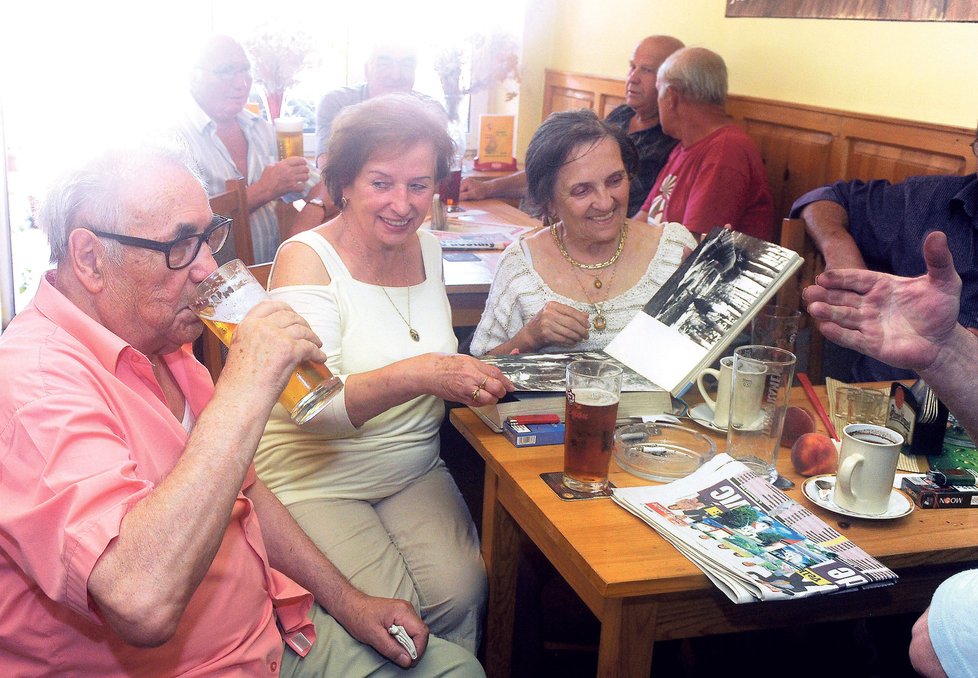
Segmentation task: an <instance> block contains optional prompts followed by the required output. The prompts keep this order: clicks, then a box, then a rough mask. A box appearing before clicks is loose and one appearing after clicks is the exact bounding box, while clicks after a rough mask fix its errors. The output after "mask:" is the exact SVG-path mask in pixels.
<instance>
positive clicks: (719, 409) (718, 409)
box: [696, 355, 764, 428]
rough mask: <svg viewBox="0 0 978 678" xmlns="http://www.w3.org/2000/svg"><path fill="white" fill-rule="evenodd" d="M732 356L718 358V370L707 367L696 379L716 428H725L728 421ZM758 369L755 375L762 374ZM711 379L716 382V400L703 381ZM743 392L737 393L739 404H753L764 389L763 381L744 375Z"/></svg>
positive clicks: (761, 369) (761, 370)
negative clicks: (738, 394)
mask: <svg viewBox="0 0 978 678" xmlns="http://www.w3.org/2000/svg"><path fill="white" fill-rule="evenodd" d="M733 360H734V359H733V356H732V355H728V356H726V357H725V358H720V369H719V370H717V369H714V368H712V367H707V368H706V369H704V370H703V371H702V372H700V373H699V375H698V376H697V377H696V387H697V388H698V389H699V390H700V395H702V396H703V400H704V401H706V404H707V405H709V406H710V409H712V410H713V425H714V426H717V427H718V428H727V425H728V424H729V421H730V390H731V389H730V383H731V381H730V380H731V377H732V375H733ZM763 371H764V370H763V368H760V369H759V371H757V372H756V373H755V374H762V373H763ZM707 377H713V378H714V379H715V380H716V382H717V390H716V400H714V399H713V398H712V397H711V396H710V391H709V389H708V388H707V386H706V382H705V379H706V378H707ZM743 387H744V388H743V390H742V391H739V393H741V394H742V395H741V396H738V401H739V402H755V401H757V400H758V399H759V398H760V393H761V389H762V388H764V380H763V379H751V378H750V375H748V374H747V373H745V375H744V377H743Z"/></svg>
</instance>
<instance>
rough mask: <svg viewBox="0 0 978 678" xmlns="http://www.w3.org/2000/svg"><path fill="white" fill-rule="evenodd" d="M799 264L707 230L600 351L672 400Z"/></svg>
mask: <svg viewBox="0 0 978 678" xmlns="http://www.w3.org/2000/svg"><path fill="white" fill-rule="evenodd" d="M802 262H803V260H802V258H801V257H800V256H798V253H797V252H794V251H792V250H790V249H787V248H785V247H781V246H780V245H776V244H774V243H771V242H767V241H765V240H758V239H757V238H753V237H751V236H749V235H745V234H743V233H740V232H738V231H731V230H728V229H723V228H714V229H713V230H712V231H710V233H709V235H708V236H707V237H706V238H705V239H704V240H703V242H701V243H700V244H699V245H698V246H697V248H696V249H695V250H694V251H693V253H692V254H691V255H690V256H689V257H687V258H686V260H685V261H684V262H683V263H682V264H681V265H680V266H679V268H678V269H676V272H675V273H673V274H672V275H671V276H669V279H668V280H667V281H666V282H665V284H664V285H663V286H662V287H661V288H660V289H659V291H658V292H656V293H655V294H654V295H653V296H652V298H651V299H650V300H649V302H648V303H647V304H645V307H644V308H643V309H642V310H641V311H640V312H639V313H638V314H637V315H636V316H635V318H633V319H632V320H631V321H630V322H629V323H628V324H627V325H626V326H625V327H624V329H622V331H621V332H619V333H618V335H617V336H615V338H614V339H612V341H611V343H610V344H608V346H607V347H606V348H605V351H606V352H607V353H608V354H610V355H612V356H614V357H615V358H617V359H618V360H620V361H621V362H623V363H625V364H626V365H628V366H629V367H631V368H632V369H633V370H635V371H636V372H638V373H639V374H641V375H642V376H644V377H646V378H647V379H649V380H650V381H652V382H653V383H655V384H658V385H659V386H661V387H662V388H663V389H665V390H666V391H669V392H670V393H672V395H674V396H677V397H678V396H680V395H681V394H682V392H683V391H684V390H685V389H686V387H687V386H689V384H690V383H692V381H693V380H694V379H695V378H696V375H697V374H699V372H700V371H701V370H702V369H703V368H704V367H708V366H709V365H711V364H713V362H714V361H716V360H717V359H718V358H720V357H722V356H723V355H724V351H726V350H727V347H728V346H730V344H731V343H732V342H733V341H734V340H735V339H736V338H737V335H739V334H740V333H741V332H743V331H744V330H749V329H750V321H751V319H752V318H753V317H754V316H755V315H757V312H758V311H760V310H761V308H763V307H764V305H765V304H767V303H768V302H769V301H770V300H771V299H772V298H773V297H774V295H775V293H776V292H777V291H778V289H779V288H780V287H781V286H782V285H783V284H784V283H785V282H787V281H788V280H789V279H790V277H791V276H792V275H794V273H795V271H797V270H798V268H799V267H800V266H801V265H802Z"/></svg>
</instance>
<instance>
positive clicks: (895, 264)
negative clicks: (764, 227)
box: [791, 140, 978, 381]
mask: <svg viewBox="0 0 978 678" xmlns="http://www.w3.org/2000/svg"><path fill="white" fill-rule="evenodd" d="M972 150H974V151H975V155H976V156H978V140H976V141H975V142H974V143H972ZM791 216H792V217H795V218H796V217H801V218H802V219H804V220H805V228H806V230H807V231H808V234H809V235H810V236H811V238H812V240H814V241H815V245H816V246H817V247H818V249H819V251H820V252H821V253H822V255H823V256H824V257H825V267H826V269H835V268H862V269H869V270H872V271H880V272H882V273H890V274H893V275H898V276H903V277H913V276H919V275H923V274H924V273H925V272H926V270H927V269H926V266H925V264H924V259H923V257H922V256H921V254H920V251H921V245H922V244H923V240H924V236H925V235H926V234H927V233H928V232H929V231H934V230H937V231H941V232H943V233H944V234H946V235H947V239H948V245H949V248H950V250H951V254H952V256H953V257H954V267H955V268H956V269H957V271H958V273H959V274H960V276H961V280H962V289H961V308H960V313H959V315H958V322H960V323H961V324H962V325H963V326H964V327H966V328H968V329H971V330H973V331H974V330H975V329H976V328H978V177H976V175H974V174H970V175H967V176H922V177H910V178H909V179H907V180H906V181H904V182H902V183H899V184H891V183H890V182H888V181H882V180H877V181H870V182H868V183H866V182H862V181H852V182H843V181H839V182H836V183H834V184H832V185H830V186H825V187H822V188H817V189H815V190H813V191H810V192H808V193H806V194H805V195H803V196H802V197H801V198H799V199H798V200H797V201H795V204H794V205H793V206H792V208H791ZM834 376H838V377H839V378H848V380H850V381H886V380H891V379H906V378H913V377H914V376H915V374H914V373H913V372H912V371H909V370H905V369H897V368H894V367H891V366H889V365H886V364H884V363H881V362H879V361H877V360H875V359H872V358H869V357H867V356H859V357H858V358H857V359H856V361H855V363H854V364H853V366H852V370H851V374H849V375H834Z"/></svg>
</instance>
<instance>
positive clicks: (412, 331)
mask: <svg viewBox="0 0 978 678" xmlns="http://www.w3.org/2000/svg"><path fill="white" fill-rule="evenodd" d="M408 334H409V335H411V338H412V339H414V340H415V341H421V335H420V334H418V331H417V330H416V329H414V328H413V327H409V328H408Z"/></svg>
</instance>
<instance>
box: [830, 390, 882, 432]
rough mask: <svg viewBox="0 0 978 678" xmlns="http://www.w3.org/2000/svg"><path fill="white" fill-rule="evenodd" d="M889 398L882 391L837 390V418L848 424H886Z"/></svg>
mask: <svg viewBox="0 0 978 678" xmlns="http://www.w3.org/2000/svg"><path fill="white" fill-rule="evenodd" d="M889 400H890V399H889V397H888V396H887V395H886V394H885V393H883V392H882V391H877V390H875V389H869V388H859V387H858V386H840V387H839V388H837V389H836V390H835V416H837V417H840V418H841V419H842V420H843V421H845V422H846V423H847V424H876V425H878V426H882V425H884V424H886V408H887V405H888V403H889Z"/></svg>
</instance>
